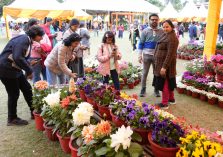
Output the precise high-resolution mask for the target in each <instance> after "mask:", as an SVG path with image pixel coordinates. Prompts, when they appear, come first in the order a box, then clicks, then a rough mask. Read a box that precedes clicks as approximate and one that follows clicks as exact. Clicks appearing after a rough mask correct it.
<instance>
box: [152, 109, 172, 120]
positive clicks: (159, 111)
mask: <svg viewBox="0 0 223 157" xmlns="http://www.w3.org/2000/svg"><path fill="white" fill-rule="evenodd" d="M155 112H157V113H158V115H159V116H161V117H163V118H170V119H175V118H176V117H175V116H174V115H172V114H171V113H169V112H166V111H163V110H158V109H155Z"/></svg>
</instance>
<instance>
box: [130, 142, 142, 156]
mask: <svg viewBox="0 0 223 157" xmlns="http://www.w3.org/2000/svg"><path fill="white" fill-rule="evenodd" d="M128 152H129V154H136V153H138V154H142V153H143V148H142V146H141V145H139V144H138V143H134V142H132V143H131V145H130V147H129V148H128Z"/></svg>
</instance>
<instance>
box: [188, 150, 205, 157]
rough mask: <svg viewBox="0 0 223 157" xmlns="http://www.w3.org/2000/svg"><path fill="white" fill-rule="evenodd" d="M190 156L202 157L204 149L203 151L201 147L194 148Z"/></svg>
mask: <svg viewBox="0 0 223 157" xmlns="http://www.w3.org/2000/svg"><path fill="white" fill-rule="evenodd" d="M191 157H204V151H203V149H198V148H196V149H195V151H193V153H192V156H191Z"/></svg>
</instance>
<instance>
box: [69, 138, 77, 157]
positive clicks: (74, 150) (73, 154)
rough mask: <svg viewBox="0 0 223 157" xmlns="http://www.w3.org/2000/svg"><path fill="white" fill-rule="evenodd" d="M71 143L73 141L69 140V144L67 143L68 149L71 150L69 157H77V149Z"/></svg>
mask: <svg viewBox="0 0 223 157" xmlns="http://www.w3.org/2000/svg"><path fill="white" fill-rule="evenodd" d="M73 141H74V140H71V139H70V142H69V147H70V150H71V157H79V156H78V155H77V153H78V150H77V149H78V148H76V147H75V146H73V144H72V143H73Z"/></svg>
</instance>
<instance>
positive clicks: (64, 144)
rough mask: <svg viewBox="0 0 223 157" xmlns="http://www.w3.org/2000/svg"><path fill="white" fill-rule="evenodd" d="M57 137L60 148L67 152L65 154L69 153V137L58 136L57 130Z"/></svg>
mask: <svg viewBox="0 0 223 157" xmlns="http://www.w3.org/2000/svg"><path fill="white" fill-rule="evenodd" d="M57 137H58V139H59V141H60V147H61V148H62V150H63V151H64V152H65V153H67V154H70V153H71V150H70V147H69V142H70V137H63V138H62V136H60V134H59V131H57Z"/></svg>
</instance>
